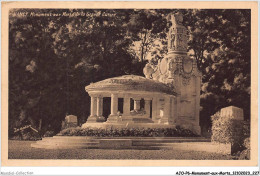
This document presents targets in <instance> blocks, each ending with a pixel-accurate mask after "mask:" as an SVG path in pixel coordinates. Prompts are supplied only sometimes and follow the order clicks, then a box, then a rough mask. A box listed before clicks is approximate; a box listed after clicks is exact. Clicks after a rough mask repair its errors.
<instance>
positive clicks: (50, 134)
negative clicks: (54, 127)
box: [43, 131, 55, 137]
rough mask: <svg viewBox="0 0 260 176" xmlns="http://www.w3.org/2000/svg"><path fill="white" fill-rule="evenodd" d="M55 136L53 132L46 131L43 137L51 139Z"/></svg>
mask: <svg viewBox="0 0 260 176" xmlns="http://www.w3.org/2000/svg"><path fill="white" fill-rule="evenodd" d="M54 135H55V132H54V131H46V132H45V133H44V135H43V137H52V136H54Z"/></svg>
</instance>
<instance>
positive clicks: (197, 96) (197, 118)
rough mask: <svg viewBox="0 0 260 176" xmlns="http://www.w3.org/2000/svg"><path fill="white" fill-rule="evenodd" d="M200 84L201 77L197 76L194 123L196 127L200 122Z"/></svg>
mask: <svg viewBox="0 0 260 176" xmlns="http://www.w3.org/2000/svg"><path fill="white" fill-rule="evenodd" d="M200 84H201V77H200V76H198V77H197V78H196V100H195V104H196V105H195V121H196V125H199V121H200V119H199V118H200Z"/></svg>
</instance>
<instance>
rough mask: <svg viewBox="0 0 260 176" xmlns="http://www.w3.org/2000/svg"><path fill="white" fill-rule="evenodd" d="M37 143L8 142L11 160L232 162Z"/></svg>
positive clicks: (213, 156) (191, 154)
mask: <svg viewBox="0 0 260 176" xmlns="http://www.w3.org/2000/svg"><path fill="white" fill-rule="evenodd" d="M34 142H35V141H16V140H9V142H8V149H9V150H8V158H9V159H96V160H98V159H109V160H113V159H126V160H127V159H136V160H138V159H140V160H141V159H147V160H173V159H174V160H194V159H195V160H230V159H232V158H233V157H232V156H230V155H221V154H215V153H207V152H195V151H180V150H178V151H175V150H110V149H109V150H104V149H76V150H74V149H56V150H52V149H37V148H32V147H31V144H32V143H34Z"/></svg>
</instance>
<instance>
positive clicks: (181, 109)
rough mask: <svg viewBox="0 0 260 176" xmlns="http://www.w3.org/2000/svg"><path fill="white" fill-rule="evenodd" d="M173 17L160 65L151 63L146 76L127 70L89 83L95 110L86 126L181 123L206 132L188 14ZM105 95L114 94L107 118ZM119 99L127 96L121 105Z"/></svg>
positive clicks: (153, 125)
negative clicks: (190, 46) (185, 22)
mask: <svg viewBox="0 0 260 176" xmlns="http://www.w3.org/2000/svg"><path fill="white" fill-rule="evenodd" d="M169 17H170V21H171V23H172V26H171V27H170V29H169V33H168V54H167V56H166V57H165V58H163V59H162V60H160V61H159V62H158V64H157V65H153V64H152V63H147V64H146V66H145V68H144V69H143V72H144V75H145V77H141V76H136V75H124V76H120V77H115V78H109V79H106V80H103V81H99V82H96V83H91V84H90V85H88V86H86V91H87V92H88V94H89V95H90V97H91V112H90V116H89V117H88V119H87V122H86V123H85V124H83V125H82V128H85V127H107V126H115V127H122V128H123V127H143V128H150V127H152V128H157V127H158V128H174V127H175V126H176V125H178V126H181V127H183V128H186V129H190V130H191V131H193V132H195V133H197V134H200V131H201V129H200V125H199V109H200V87H201V73H200V72H199V70H198V68H197V64H196V61H195V60H193V59H191V58H190V57H189V56H188V55H187V46H188V44H187V42H188V32H187V29H186V28H185V27H184V26H183V25H182V21H183V16H182V14H181V13H175V14H171V15H170V16H169ZM104 97H110V99H111V110H110V115H109V116H108V118H107V119H106V118H104V116H103V98H104ZM119 99H121V100H123V105H122V106H123V108H122V109H121V110H120V109H119V106H118V105H119ZM141 101H142V102H144V103H141ZM131 102H133V104H134V106H133V107H132V108H131Z"/></svg>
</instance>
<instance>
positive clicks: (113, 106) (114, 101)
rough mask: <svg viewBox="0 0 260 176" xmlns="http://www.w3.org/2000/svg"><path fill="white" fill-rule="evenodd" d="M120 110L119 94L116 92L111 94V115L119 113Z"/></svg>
mask: <svg viewBox="0 0 260 176" xmlns="http://www.w3.org/2000/svg"><path fill="white" fill-rule="evenodd" d="M117 111H118V96H117V95H116V94H112V95H111V114H110V116H115V115H117Z"/></svg>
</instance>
